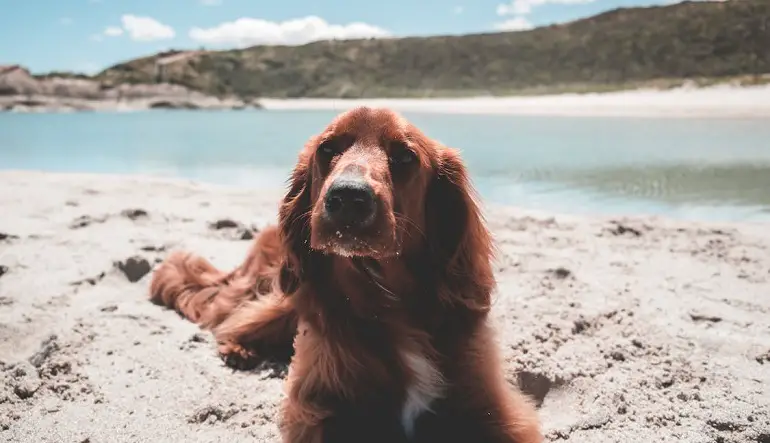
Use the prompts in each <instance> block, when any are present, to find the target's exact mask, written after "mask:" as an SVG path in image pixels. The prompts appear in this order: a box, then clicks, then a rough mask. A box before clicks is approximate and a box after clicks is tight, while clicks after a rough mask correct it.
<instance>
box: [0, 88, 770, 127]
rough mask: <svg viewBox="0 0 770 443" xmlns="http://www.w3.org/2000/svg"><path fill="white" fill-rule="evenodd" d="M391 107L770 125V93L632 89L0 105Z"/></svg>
mask: <svg viewBox="0 0 770 443" xmlns="http://www.w3.org/2000/svg"><path fill="white" fill-rule="evenodd" d="M360 105H369V106H385V107H390V108H392V109H394V110H396V111H400V112H421V113H430V114H479V115H512V116H540V117H637V118H656V117H657V118H660V117H665V118H738V119H754V118H758V119H766V118H770V85H760V86H731V85H716V86H710V87H680V88H674V89H668V90H659V89H633V90H626V91H617V92H602V93H565V94H553V95H536V96H509V97H464V98H422V99H414V98H370V99H332V98H329V99H327V98H323V99H321V98H318V99H316V98H297V99H278V98H257V99H254V100H248V101H244V100H241V99H238V98H226V99H218V98H216V97H208V96H203V95H201V94H197V93H187V92H186V93H184V94H170V95H167V96H166V95H157V96H145V97H135V98H126V99H123V100H115V99H114V98H109V99H84V98H72V97H56V96H20V95H17V96H5V97H0V110H5V111H6V112H43V113H46V112H79V111H86V112H132V111H145V110H152V109H153V108H157V109H176V110H243V109H258V110H266V111H320V110H322V111H339V112H342V111H344V110H347V109H350V108H352V107H355V106H360Z"/></svg>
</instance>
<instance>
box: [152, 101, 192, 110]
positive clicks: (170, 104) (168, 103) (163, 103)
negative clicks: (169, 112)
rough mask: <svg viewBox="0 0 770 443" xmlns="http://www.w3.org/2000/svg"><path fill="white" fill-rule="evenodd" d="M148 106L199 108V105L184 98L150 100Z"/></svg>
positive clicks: (158, 107)
mask: <svg viewBox="0 0 770 443" xmlns="http://www.w3.org/2000/svg"><path fill="white" fill-rule="evenodd" d="M148 107H149V108H150V109H187V110H190V109H200V106H198V105H196V104H195V103H192V102H189V101H185V100H159V101H156V102H151V103H150V104H149V106H148Z"/></svg>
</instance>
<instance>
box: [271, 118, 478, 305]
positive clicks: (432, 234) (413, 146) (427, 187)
mask: <svg viewBox="0 0 770 443" xmlns="http://www.w3.org/2000/svg"><path fill="white" fill-rule="evenodd" d="M290 183H291V186H290V189H289V190H288V192H287V193H286V195H285V196H284V199H283V203H282V205H281V210H280V217H279V218H280V225H281V233H282V238H283V243H284V245H285V247H286V251H287V260H286V262H285V263H284V265H283V266H282V270H281V288H282V290H283V291H284V292H292V291H293V290H295V289H296V288H297V286H298V285H299V284H301V283H302V282H304V281H306V278H307V276H308V275H310V274H311V273H313V275H316V276H317V272H319V269H320V268H319V267H318V266H317V264H318V262H315V263H314V262H313V261H314V260H316V259H317V258H318V257H320V256H336V257H345V258H355V259H356V260H355V262H357V263H364V262H365V263H368V264H372V261H376V262H379V261H382V260H387V259H392V258H394V257H398V256H408V257H411V258H414V259H415V260H417V261H419V264H420V266H424V267H425V268H426V269H430V272H431V273H433V274H435V275H434V277H433V278H435V279H438V280H444V281H446V283H444V284H449V283H451V282H452V281H455V280H457V281H455V282H454V283H453V285H454V286H456V287H465V286H469V285H471V283H470V282H471V281H472V280H479V279H481V280H483V279H487V278H490V279H491V277H489V275H490V272H491V271H489V269H491V268H489V254H490V253H491V252H490V251H491V249H490V241H489V234H488V232H487V230H486V227H485V226H484V224H483V221H482V218H481V214H480V212H479V210H478V206H477V205H476V202H475V199H474V196H473V194H474V193H473V191H472V187H471V185H470V181H469V179H468V175H467V172H466V169H465V166H464V164H463V162H462V160H461V159H460V156H459V154H458V153H457V152H456V151H455V150H452V149H449V148H446V147H444V146H442V145H441V144H440V143H438V142H436V141H433V140H431V139H430V138H428V137H427V136H425V135H424V134H423V133H422V132H421V131H420V130H418V129H417V128H416V127H415V126H413V125H412V124H410V123H409V122H407V121H406V120H405V119H404V118H403V117H401V116H400V115H398V114H396V113H394V112H392V111H390V110H388V109H371V108H365V107H364V108H356V109H353V110H350V111H348V112H345V113H342V114H341V115H339V116H338V117H337V118H336V119H335V120H333V121H332V123H331V124H330V125H329V126H328V127H327V128H326V129H325V130H324V131H323V132H322V133H321V134H319V135H318V136H316V137H313V138H312V139H311V140H310V141H309V142H308V143H307V144H306V145H305V148H304V149H303V151H302V152H301V153H300V155H299V158H298V161H297V164H296V166H295V167H294V170H293V172H292V176H291V179H290ZM361 259H364V260H361ZM370 269H371V268H370ZM458 279H464V282H459V280H458ZM484 285H485V284H481V283H479V284H477V286H484ZM469 291H471V292H469V294H471V293H472V292H473V291H476V290H475V289H469ZM448 293H449V292H446V294H448ZM468 297H472V295H468ZM466 302H468V301H467V300H463V301H461V303H466ZM474 303H475V302H474Z"/></svg>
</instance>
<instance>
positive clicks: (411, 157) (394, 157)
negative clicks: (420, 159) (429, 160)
mask: <svg viewBox="0 0 770 443" xmlns="http://www.w3.org/2000/svg"><path fill="white" fill-rule="evenodd" d="M416 160H417V155H416V154H415V153H414V151H412V150H411V149H409V147H407V146H406V145H405V144H403V143H394V145H393V149H392V151H391V154H390V162H391V163H393V164H394V165H408V164H411V163H414V162H415V161H416Z"/></svg>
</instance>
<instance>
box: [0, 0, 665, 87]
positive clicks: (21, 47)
mask: <svg viewBox="0 0 770 443" xmlns="http://www.w3.org/2000/svg"><path fill="white" fill-rule="evenodd" d="M674 1H675V0H673V1H672V0H389V1H387V2H384V1H354V0H294V1H290V0H284V1H268V0H130V1H129V0H0V4H2V3H4V5H2V6H3V7H2V10H3V13H2V14H0V65H1V64H12V63H18V64H22V65H24V66H27V67H29V68H30V69H31V70H32V71H33V72H36V73H39V72H46V71H51V70H73V71H81V72H89V73H93V72H96V71H98V70H100V69H103V68H105V67H108V66H110V65H112V64H114V63H117V62H120V61H123V60H127V59H131V58H135V57H140V56H143V55H149V54H152V53H155V52H158V51H161V50H167V49H171V48H174V49H188V48H199V47H206V48H210V49H226V48H233V47H238V46H249V45H253V44H260V43H261V44H271V43H278V44H299V43H305V42H307V41H311V40H314V39H315V40H317V39H324V38H329V37H335V38H352V37H364V36H375V37H377V36H405V35H435V34H465V33H476V32H490V31H496V30H519V29H527V28H529V27H532V26H540V25H545V24H550V23H555V22H564V21H569V20H573V19H576V18H581V17H585V16H589V15H593V14H596V13H599V12H602V11H605V10H608V9H613V8H616V7H620V6H648V5H655V4H666V3H672V2H674Z"/></svg>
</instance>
